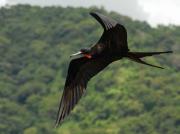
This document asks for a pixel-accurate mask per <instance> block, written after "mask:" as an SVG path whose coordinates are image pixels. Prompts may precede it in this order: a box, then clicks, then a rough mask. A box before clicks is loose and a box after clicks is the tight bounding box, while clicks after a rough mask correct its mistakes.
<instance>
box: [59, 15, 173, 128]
mask: <svg viewBox="0 0 180 134" xmlns="http://www.w3.org/2000/svg"><path fill="white" fill-rule="evenodd" d="M90 14H91V15H92V16H93V17H94V18H95V19H96V20H97V21H98V22H99V23H100V24H101V25H102V27H103V28H104V32H103V34H102V36H101V38H100V39H99V41H98V42H97V43H96V44H95V45H94V46H92V47H91V48H90V49H81V50H80V52H78V53H77V54H81V55H83V56H82V57H80V58H76V59H73V60H72V61H71V62H70V64H69V69H68V74H67V78H66V82H65V86H64V91H63V95H62V98H61V101H60V106H59V110H58V115H57V119H56V126H57V125H58V124H60V123H61V122H62V121H63V120H64V118H65V117H66V116H67V115H69V113H70V111H71V110H72V109H73V108H74V106H75V104H77V102H78V101H79V99H80V98H81V96H82V95H83V93H84V92H85V90H86V87H87V83H88V81H89V80H90V79H91V78H92V77H93V76H95V75H96V74H97V73H99V72H100V71H101V70H103V69H104V68H105V67H106V66H108V65H109V64H110V63H112V62H113V61H116V60H120V59H121V58H123V57H127V58H129V59H131V60H133V61H136V62H138V63H142V64H146V65H150V66H153V67H158V68H162V67H159V66H155V65H151V64H148V63H146V62H145V61H142V59H140V58H143V57H146V56H152V55H157V54H161V53H171V52H172V51H166V52H130V51H129V48H128V43H127V31H126V29H125V27H124V26H123V25H121V24H120V23H118V22H117V21H115V20H113V19H110V18H108V17H106V16H104V15H102V14H100V13H90ZM77 54H73V56H74V55H77Z"/></svg>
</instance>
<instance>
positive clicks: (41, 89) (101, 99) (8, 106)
mask: <svg viewBox="0 0 180 134" xmlns="http://www.w3.org/2000/svg"><path fill="white" fill-rule="evenodd" d="M90 11H98V12H101V13H103V14H106V15H108V16H111V17H112V18H114V19H116V20H117V21H119V22H120V23H121V24H123V25H124V26H125V27H126V28H127V31H128V42H129V48H130V49H131V50H132V51H133V50H134V51H164V50H173V51H174V53H173V54H167V55H161V56H155V57H150V58H147V61H148V62H150V63H153V64H156V65H160V66H163V67H165V68H166V69H164V70H161V69H157V68H153V67H148V66H144V65H140V64H138V63H134V62H132V61H129V60H128V59H122V60H121V61H117V62H114V63H113V64H111V65H110V66H108V67H107V68H106V69H105V70H104V71H103V72H102V73H100V74H98V75H97V76H96V77H94V78H93V79H92V80H91V81H90V82H89V84H88V87H87V92H86V94H85V95H84V96H83V97H82V98H81V100H80V102H79V103H78V105H77V106H76V107H75V109H74V110H73V112H72V113H71V114H70V116H69V117H68V118H67V119H66V120H65V121H64V123H63V124H62V125H61V126H60V127H58V128H57V129H54V128H53V126H54V123H55V119H56V113H57V110H58V105H59V100H60V97H61V94H62V91H63V86H64V82H65V78H66V74H67V68H68V64H69V62H70V60H71V59H70V58H69V55H70V54H72V53H74V52H76V51H78V50H79V49H80V48H84V47H89V46H91V45H92V44H94V43H96V41H97V40H98V39H99V38H100V36H101V34H102V32H103V30H102V28H101V26H100V25H99V24H98V23H97V22H96V21H95V20H94V19H93V18H92V17H91V16H90V15H89V12H90ZM58 133H59V134H180V26H174V25H169V26H163V25H159V26H158V27H156V28H153V27H151V26H150V25H149V24H148V23H146V22H141V21H137V20H132V19H131V18H129V17H127V16H123V15H120V14H118V13H116V12H107V11H106V10H105V9H103V8H96V7H91V8H72V7H67V8H63V7H38V6H29V5H17V6H11V7H2V8H0V134H58Z"/></svg>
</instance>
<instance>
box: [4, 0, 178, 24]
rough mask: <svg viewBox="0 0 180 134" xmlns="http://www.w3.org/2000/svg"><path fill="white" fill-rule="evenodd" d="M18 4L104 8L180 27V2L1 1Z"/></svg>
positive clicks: (154, 22)
mask: <svg viewBox="0 0 180 134" xmlns="http://www.w3.org/2000/svg"><path fill="white" fill-rule="evenodd" d="M17 3H21V4H27V3H29V4H32V5H41V6H50V5H61V6H75V7H78V6H83V7H89V6H93V5H96V6H99V7H100V6H104V7H105V9H107V10H109V11H117V12H119V13H120V14H123V15H128V16H130V17H132V18H134V19H138V20H146V21H147V22H149V23H150V24H151V25H153V26H155V25H157V24H164V25H167V24H176V25H180V15H179V14H180V0H0V6H4V5H6V4H10V5H11V4H17Z"/></svg>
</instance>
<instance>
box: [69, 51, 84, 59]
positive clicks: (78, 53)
mask: <svg viewBox="0 0 180 134" xmlns="http://www.w3.org/2000/svg"><path fill="white" fill-rule="evenodd" d="M81 54H82V52H81V51H79V52H77V53H75V54H72V55H70V58H71V57H73V56H77V55H81Z"/></svg>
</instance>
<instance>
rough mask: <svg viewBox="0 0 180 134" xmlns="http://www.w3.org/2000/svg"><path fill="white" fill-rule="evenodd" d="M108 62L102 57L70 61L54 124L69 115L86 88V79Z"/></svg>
mask: <svg viewBox="0 0 180 134" xmlns="http://www.w3.org/2000/svg"><path fill="white" fill-rule="evenodd" d="M109 63H111V61H108V60H106V59H104V58H98V59H87V58H84V57H83V58H78V59H75V60H72V61H71V63H70V65H69V69H68V75H67V79H66V84H65V87H64V91H63V95H62V98H61V101H60V105H59V110H58V115H57V119H56V126H57V125H58V124H60V123H61V122H62V121H63V120H64V118H65V117H66V116H68V115H69V113H70V111H71V110H72V109H73V108H74V106H75V105H76V104H77V103H78V101H79V99H80V98H81V96H82V95H83V94H84V92H85V90H86V86H87V83H88V81H89V80H90V79H91V78H92V77H93V76H94V75H96V74H97V73H99V72H100V71H101V70H103V69H104V68H105V67H106V66H107V65H108V64H109ZM79 64H80V65H79ZM72 72H73V73H72ZM75 72H76V73H75ZM69 79H70V80H69Z"/></svg>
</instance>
